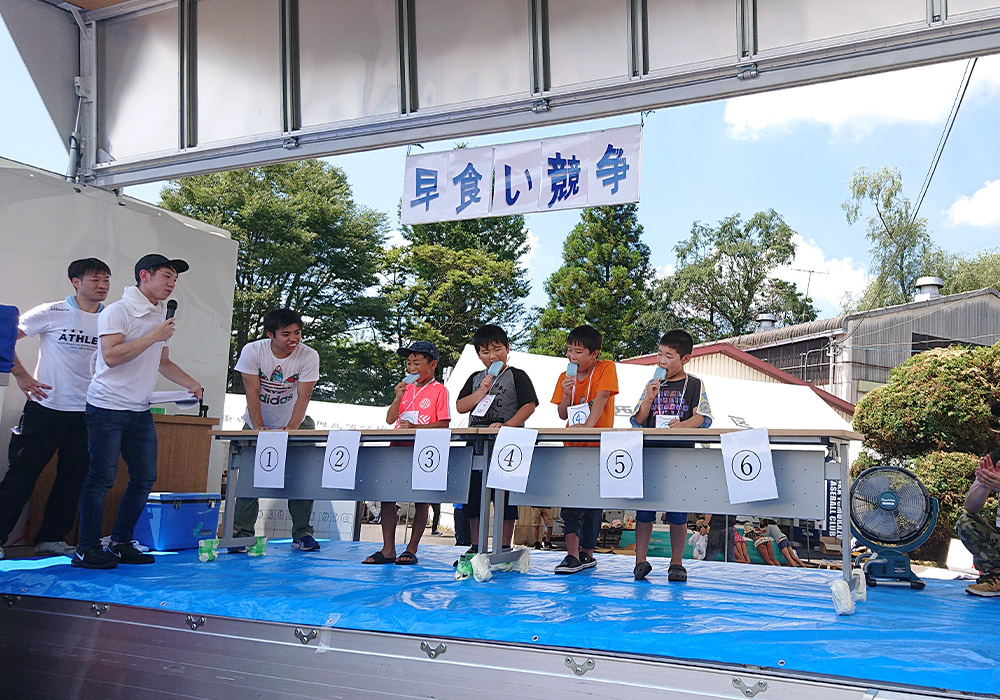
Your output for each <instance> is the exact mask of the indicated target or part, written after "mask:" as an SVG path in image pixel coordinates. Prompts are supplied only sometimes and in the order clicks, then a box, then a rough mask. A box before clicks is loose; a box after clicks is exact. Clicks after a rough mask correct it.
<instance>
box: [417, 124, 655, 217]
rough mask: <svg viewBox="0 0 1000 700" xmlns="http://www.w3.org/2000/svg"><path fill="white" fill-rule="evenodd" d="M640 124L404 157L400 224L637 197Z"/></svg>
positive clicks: (640, 147) (567, 207)
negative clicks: (537, 139) (538, 139)
mask: <svg viewBox="0 0 1000 700" xmlns="http://www.w3.org/2000/svg"><path fill="white" fill-rule="evenodd" d="M641 167H642V127H641V126H626V127H621V128H618V129H605V130H604V131H595V132H592V133H587V134H573V135H571V136H560V137H557V138H550V139H544V140H540V141H523V142H520V143H513V144H506V145H500V146H496V147H494V146H485V147H482V148H459V149H455V150H454V151H446V152H444V153H418V154H416V155H410V156H407V158H406V172H405V175H404V177H403V206H402V212H401V217H400V221H401V222H402V223H403V224H407V225H409V224H424V223H430V222H433V221H453V220H457V219H475V218H481V217H485V216H505V215H508V214H528V213H532V212H539V211H555V210H557V209H572V208H580V207H587V206H599V205H605V204H625V203H628V202H638V201H639V182H640V171H641Z"/></svg>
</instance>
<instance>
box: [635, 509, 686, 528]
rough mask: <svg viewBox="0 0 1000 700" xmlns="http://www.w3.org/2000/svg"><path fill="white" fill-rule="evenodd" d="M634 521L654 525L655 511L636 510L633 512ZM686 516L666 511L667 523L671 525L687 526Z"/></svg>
mask: <svg viewBox="0 0 1000 700" xmlns="http://www.w3.org/2000/svg"><path fill="white" fill-rule="evenodd" d="M635 519H636V521H637V522H640V523H655V522H656V511H655V510H637V511H636V512H635ZM687 521H688V514H687V513H671V512H670V511H669V510H668V511H667V522H668V523H670V524H671V525H687Z"/></svg>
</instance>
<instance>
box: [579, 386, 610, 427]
mask: <svg viewBox="0 0 1000 700" xmlns="http://www.w3.org/2000/svg"><path fill="white" fill-rule="evenodd" d="M610 398H611V392H610V391H599V392H597V396H595V397H594V405H593V406H591V407H590V416H589V417H588V418H587V422H586V423H584V424H583V427H584V428H593V427H594V425H596V424H597V421H598V420H600V418H601V414H602V413H604V406H605V405H606V404H607V403H608V399H610Z"/></svg>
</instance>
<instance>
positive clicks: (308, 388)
mask: <svg viewBox="0 0 1000 700" xmlns="http://www.w3.org/2000/svg"><path fill="white" fill-rule="evenodd" d="M296 386H297V388H296V390H295V392H296V393H295V408H293V409H292V417H291V418H289V419H288V425H286V426H285V427H284V428H281V430H298V429H299V426H300V425H302V421H304V420H305V419H306V409H307V408H309V399H310V398H312V393H313V389H314V388H315V387H316V382H299V383H298V384H297V385H296ZM257 405H258V406H259V405H260V402H258V403H257Z"/></svg>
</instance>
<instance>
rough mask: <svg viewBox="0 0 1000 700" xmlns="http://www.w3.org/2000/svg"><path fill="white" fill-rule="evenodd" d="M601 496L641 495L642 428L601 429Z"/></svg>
mask: <svg viewBox="0 0 1000 700" xmlns="http://www.w3.org/2000/svg"><path fill="white" fill-rule="evenodd" d="M600 459H601V464H600V467H601V498H642V431H641V430H622V431H614V432H603V433H601V458H600Z"/></svg>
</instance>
